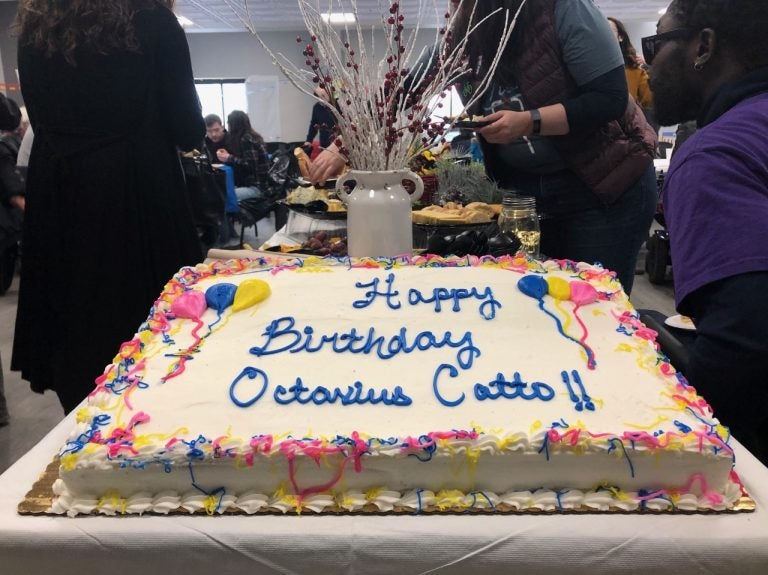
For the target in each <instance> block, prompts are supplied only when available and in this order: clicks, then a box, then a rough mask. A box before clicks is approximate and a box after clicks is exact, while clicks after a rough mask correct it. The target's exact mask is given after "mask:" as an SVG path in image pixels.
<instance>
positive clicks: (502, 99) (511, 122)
mask: <svg viewBox="0 0 768 575" xmlns="http://www.w3.org/2000/svg"><path fill="white" fill-rule="evenodd" d="M518 10H519V14H518ZM494 11H496V12H495V14H494ZM505 14H508V15H509V16H508V18H509V19H510V20H511V19H512V18H513V17H514V16H515V14H518V17H517V23H516V25H515V28H514V31H513V33H512V37H511V39H510V41H509V42H508V43H507V45H506V47H505V48H504V50H503V52H502V54H501V60H500V62H499V65H498V67H497V69H496V73H495V74H494V78H493V81H492V83H491V86H490V87H489V89H488V90H487V91H486V93H485V95H484V97H483V98H481V101H480V103H479V104H478V106H477V109H474V110H470V111H469V112H470V113H471V114H472V115H473V116H483V118H482V119H483V120H484V121H487V122H490V125H488V126H486V127H483V128H479V129H478V130H477V133H478V135H479V137H480V142H481V144H482V148H483V156H484V159H485V165H486V171H487V173H488V175H489V176H490V177H491V178H492V179H493V180H495V181H496V182H497V183H498V184H499V185H500V186H501V187H502V188H506V189H510V190H514V191H516V192H517V193H520V194H523V195H529V196H534V197H535V198H536V204H537V210H538V212H539V214H540V215H541V217H542V220H541V252H542V254H544V255H546V256H548V257H551V258H557V259H570V260H576V261H586V262H590V263H592V262H600V263H602V264H603V265H604V266H605V267H606V268H608V269H611V270H614V271H615V272H616V273H617V276H618V278H619V280H620V281H621V283H622V285H623V287H624V290H625V291H626V292H627V293H630V291H631V289H632V283H633V280H634V272H635V263H636V260H637V254H638V252H639V250H640V247H641V245H642V244H643V242H644V241H645V239H646V238H647V235H648V230H649V227H650V224H651V221H652V218H653V213H654V210H655V205H656V178H655V171H654V167H653V157H654V154H655V149H656V133H655V131H654V130H653V128H652V127H651V126H649V124H648V122H647V121H646V119H645V116H644V114H643V112H642V110H641V109H640V107H639V106H638V105H637V103H636V102H635V101H634V99H631V98H629V96H628V92H627V81H626V77H625V74H624V58H623V57H622V54H621V50H620V49H619V45H618V44H617V42H616V40H615V38H614V35H613V32H612V31H611V29H610V27H609V25H608V21H607V20H606V18H605V16H604V15H603V14H602V13H601V12H600V10H599V9H598V8H597V7H596V6H595V5H594V3H593V2H592V0H537V1H536V2H533V1H532V0H528V1H525V0H482V1H477V0H469V1H465V2H463V3H462V4H461V5H460V7H459V12H458V14H457V18H456V22H455V26H454V30H453V35H454V36H455V37H457V38H463V37H464V36H465V35H466V33H467V30H471V29H472V27H473V26H476V25H477V24H478V22H480V21H481V20H482V19H483V18H485V17H486V16H490V18H489V19H488V20H487V21H486V22H484V23H482V24H480V25H479V27H477V28H476V29H475V31H474V32H472V33H471V34H470V35H469V37H468V56H469V60H470V65H471V67H472V69H473V71H474V74H475V76H476V77H478V78H481V77H482V76H483V63H484V62H485V63H487V62H490V61H491V60H492V59H493V58H494V57H495V56H496V54H497V53H498V51H499V43H500V39H501V37H502V32H503V29H504V25H505ZM468 84H469V88H470V89H471V88H472V87H474V86H473V84H472V80H469V81H468Z"/></svg>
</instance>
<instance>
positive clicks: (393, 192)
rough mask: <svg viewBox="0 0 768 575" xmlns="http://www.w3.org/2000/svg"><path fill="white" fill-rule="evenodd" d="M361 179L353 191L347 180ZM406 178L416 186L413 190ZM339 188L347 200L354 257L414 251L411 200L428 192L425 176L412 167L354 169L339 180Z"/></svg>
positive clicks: (349, 240) (350, 250) (351, 248)
mask: <svg viewBox="0 0 768 575" xmlns="http://www.w3.org/2000/svg"><path fill="white" fill-rule="evenodd" d="M350 180H354V181H355V182H357V185H356V186H355V189H354V190H352V192H351V193H349V194H348V193H346V191H345V190H344V183H345V182H348V181H350ZM403 180H410V181H411V182H413V183H414V185H415V186H416V189H415V190H414V192H413V194H410V195H409V194H408V192H407V191H406V190H405V188H403V184H402V182H403ZM336 191H337V192H338V194H339V197H340V198H341V199H342V200H343V201H344V203H345V204H347V247H348V252H349V255H350V256H353V257H393V256H400V255H403V254H410V253H411V252H412V251H413V227H412V223H411V202H415V201H416V200H418V199H419V198H420V197H421V194H422V193H423V192H424V183H423V182H422V181H421V178H420V177H419V176H417V175H416V174H414V173H413V172H410V171H408V170H391V171H382V172H364V171H357V170H352V171H350V172H347V173H346V174H344V175H343V176H341V177H340V178H339V179H338V180H337V181H336Z"/></svg>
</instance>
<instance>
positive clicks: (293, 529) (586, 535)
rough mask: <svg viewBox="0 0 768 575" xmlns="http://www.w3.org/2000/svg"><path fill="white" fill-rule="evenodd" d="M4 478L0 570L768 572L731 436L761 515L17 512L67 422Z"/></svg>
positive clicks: (191, 574) (764, 479)
mask: <svg viewBox="0 0 768 575" xmlns="http://www.w3.org/2000/svg"><path fill="white" fill-rule="evenodd" d="M73 418H74V415H73V414H70V416H69V417H67V418H66V419H64V420H63V421H62V422H61V423H60V424H59V425H58V426H57V427H56V428H54V429H53V430H52V431H51V432H50V433H49V434H48V435H47V436H46V437H45V438H43V440H42V441H41V442H40V443H39V444H38V445H37V446H35V447H34V448H33V449H32V450H31V451H30V452H29V453H28V454H27V455H25V456H24V457H23V458H22V459H20V460H19V461H18V462H17V463H16V464H15V465H13V466H12V467H11V468H10V469H8V470H7V471H6V472H5V473H4V474H3V475H2V476H0V573H2V574H3V575H17V574H18V575H22V574H23V575H31V574H37V573H55V574H57V575H68V574H73V575H74V574H77V575H83V574H84V573H96V572H101V573H105V574H108V575H121V574H126V575H127V574H130V575H135V574H136V573H141V575H156V574H157V575H160V574H162V575H173V574H176V573H182V574H184V575H203V574H205V575H210V574H216V575H228V574H240V573H248V574H249V575H261V574H270V575H274V574H277V573H279V574H285V575H297V574H304V573H306V574H316V573H322V574H324V575H331V574H333V573H347V574H356V575H358V574H359V575H378V574H393V573H397V574H402V575H427V574H431V573H436V574H439V575H454V574H459V573H482V575H497V574H499V575H501V574H504V575H509V574H510V573H514V574H516V575H517V574H525V573H536V574H549V573H552V574H557V575H570V574H575V573H590V574H593V575H600V574H611V575H616V574H631V573H637V574H641V573H643V574H647V573H653V575H667V574H669V575H686V574H688V573H697V574H713V575H714V574H731V573H733V574H737V575H751V574H754V575H758V574H759V575H765V574H766V573H768V469H766V468H765V467H764V466H762V465H761V464H760V463H759V462H758V461H757V460H756V459H755V458H754V457H752V455H751V454H749V453H748V452H747V451H746V450H745V449H744V448H743V447H742V446H741V445H739V444H738V443H736V444H735V449H736V454H737V461H738V464H737V468H738V469H739V471H740V473H741V475H742V478H743V480H744V483H745V484H746V486H747V488H748V489H749V490H750V493H751V495H752V497H753V499H754V500H755V501H756V503H757V511H755V512H754V513H741V514H722V515H662V516H652V515H506V516H469V515H464V516H462V515H457V516H420V517H419V516H388V517H387V516H320V517H318V516H309V515H304V516H296V515H289V516H285V517H282V516H258V517H247V516H225V517H206V516H190V517H186V516H169V517H157V516H151V517H150V516H147V517H114V518H111V517H82V518H74V519H71V518H67V517H47V516H46V517H22V516H19V515H17V514H16V506H17V504H18V503H19V501H21V499H22V498H23V497H24V495H25V493H26V492H27V490H28V489H29V487H30V486H31V485H32V483H33V482H34V480H35V479H36V478H37V476H38V474H39V473H40V472H41V471H42V470H43V468H44V467H45V466H46V465H47V464H48V463H49V462H50V461H51V458H52V456H53V455H54V453H55V452H56V451H57V449H58V448H59V446H60V445H62V444H63V443H64V440H65V438H66V436H67V434H68V432H69V430H70V429H72V426H73Z"/></svg>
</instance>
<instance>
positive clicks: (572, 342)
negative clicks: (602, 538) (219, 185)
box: [51, 256, 742, 515]
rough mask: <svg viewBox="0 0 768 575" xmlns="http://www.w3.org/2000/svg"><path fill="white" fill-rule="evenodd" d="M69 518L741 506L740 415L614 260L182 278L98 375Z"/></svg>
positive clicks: (69, 495) (72, 482) (65, 485)
mask: <svg viewBox="0 0 768 575" xmlns="http://www.w3.org/2000/svg"><path fill="white" fill-rule="evenodd" d="M76 415H77V427H76V429H75V430H74V431H73V433H72V434H71V437H70V440H69V442H68V443H67V444H66V445H65V446H64V447H63V448H62V450H61V453H60V462H61V468H60V474H59V479H58V480H57V481H56V483H55V485H54V491H55V493H56V494H57V498H56V499H55V501H54V504H53V507H52V509H51V511H52V512H55V513H68V514H70V515H76V514H80V513H86V514H87V513H105V514H123V513H169V512H198V511H199V512H208V513H211V514H212V513H223V512H225V511H231V512H235V511H236V512H240V513H264V512H270V513H280V512H283V513H285V512H292V513H297V512H299V513H312V512H317V513H320V512H394V513H398V512H408V513H414V512H416V513H418V512H425V513H427V512H441V511H442V512H445V511H450V512H455V511H467V510H472V511H483V512H493V511H496V512H519V511H526V510H543V511H619V510H620V511H644V510H651V511H666V510H684V511H697V510H728V509H730V508H731V507H732V506H733V505H734V502H736V501H737V500H738V499H739V498H740V497H741V495H742V490H741V487H740V485H739V483H738V479H737V478H736V476H735V474H733V473H732V466H733V452H732V450H731V448H730V447H729V445H728V443H729V440H730V437H729V435H728V431H727V429H726V428H724V427H723V426H721V425H720V424H719V423H718V421H717V420H716V419H715V418H714V417H713V415H712V413H711V410H710V408H709V406H708V405H707V403H706V401H705V400H704V399H702V398H701V397H700V396H698V395H697V394H696V392H695V390H694V389H692V388H691V387H689V386H688V385H687V384H686V382H685V380H684V379H683V378H682V377H681V376H679V374H677V373H676V372H675V369H674V368H673V367H672V366H671V365H670V364H669V363H668V361H667V360H666V358H665V357H664V356H662V355H660V354H659V353H658V352H657V351H656V346H655V333H654V332H652V331H651V330H649V329H648V328H646V327H645V326H644V325H643V324H642V323H640V321H639V320H638V317H637V314H636V312H635V311H634V309H633V308H632V306H631V305H630V304H629V302H628V300H627V298H626V296H625V295H624V293H623V292H622V291H621V289H620V285H619V283H618V282H617V281H616V280H615V279H614V275H613V274H612V273H611V272H608V271H605V270H603V269H602V268H599V267H594V266H590V265H586V264H574V263H572V262H555V261H549V262H545V263H539V262H536V261H533V260H528V259H525V258H523V257H522V256H518V257H517V258H502V259H499V260H495V259H492V258H482V259H479V258H473V257H469V258H463V259H449V260H446V259H440V258H434V257H429V258H413V259H412V260H403V259H397V260H383V259H381V260H355V261H348V260H340V261H337V260H332V259H319V258H313V259H309V260H299V259H280V260H267V259H261V260H253V261H250V260H232V261H229V262H216V263H214V264H212V265H201V266H198V267H197V268H185V269H183V270H181V271H180V272H179V273H178V274H177V275H176V276H175V277H174V278H173V279H172V280H171V281H170V282H169V283H168V284H167V286H166V289H165V291H164V292H163V294H162V295H161V297H160V299H159V300H158V301H157V302H156V304H155V306H154V307H153V309H152V311H151V313H150V316H149V318H148V320H147V321H146V322H145V324H144V325H142V326H141V328H140V330H139V332H138V333H137V334H136V336H135V337H134V339H133V340H131V341H128V342H126V343H125V344H123V346H122V347H121V349H120V352H119V354H118V355H117V356H116V358H115V361H114V363H113V364H112V365H110V366H109V367H108V368H107V370H106V371H105V374H104V375H103V376H102V377H100V378H99V380H97V386H96V389H95V390H94V392H93V393H92V394H91V395H90V396H89V398H88V400H87V404H86V406H85V407H82V408H81V409H80V410H79V411H78V412H77V414H76Z"/></svg>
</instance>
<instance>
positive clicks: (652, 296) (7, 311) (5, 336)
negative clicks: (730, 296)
mask: <svg viewBox="0 0 768 575" xmlns="http://www.w3.org/2000/svg"><path fill="white" fill-rule="evenodd" d="M258 228H259V237H258V238H256V237H255V236H254V234H253V229H252V228H251V229H249V230H247V231H246V238H245V242H246V243H247V244H249V245H251V246H253V247H258V246H259V245H260V244H261V243H263V242H264V241H265V240H266V239H267V238H269V236H271V235H272V233H273V232H274V224H273V221H272V222H267V221H265V220H262V221H261V222H259V226H258ZM642 255H643V254H642V253H641V257H642ZM672 297H673V290H672V285H671V284H666V285H653V284H651V283H650V282H649V281H648V279H647V276H646V275H644V274H643V275H638V276H637V277H636V278H635V287H634V290H633V293H632V302H633V304H634V305H635V307H636V308H649V309H655V310H658V311H660V312H661V313H663V314H665V315H672V314H674V313H675V312H674V303H673V299H672ZM17 300H18V278H17V279H16V281H14V283H13V285H12V286H11V289H10V290H9V291H8V292H7V293H6V294H5V295H4V296H2V297H0V354H2V359H3V369H4V375H5V393H6V397H7V400H8V407H9V411H10V414H11V422H10V424H9V425H7V426H5V427H2V428H0V473H2V472H3V471H4V470H5V469H6V468H8V467H9V466H10V465H11V464H12V463H13V462H14V461H16V460H17V459H18V458H19V457H21V456H22V455H24V454H25V453H26V452H27V451H28V450H29V449H30V448H31V447H32V446H34V445H35V444H36V443H37V442H38V441H39V440H40V439H41V438H42V437H43V436H45V434H46V433H48V431H49V430H50V429H51V428H53V426H54V425H56V423H58V422H59V421H60V420H61V418H62V417H63V416H64V413H63V411H62V410H61V407H60V406H59V402H58V399H57V398H56V395H55V394H53V393H52V392H47V393H46V394H45V395H39V394H36V393H32V392H31V391H30V390H29V386H28V384H27V383H26V382H25V381H22V380H21V378H20V377H19V374H18V373H16V372H11V371H9V369H8V368H9V366H10V361H11V344H12V341H13V339H12V338H13V326H14V323H15V319H16V304H17Z"/></svg>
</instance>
